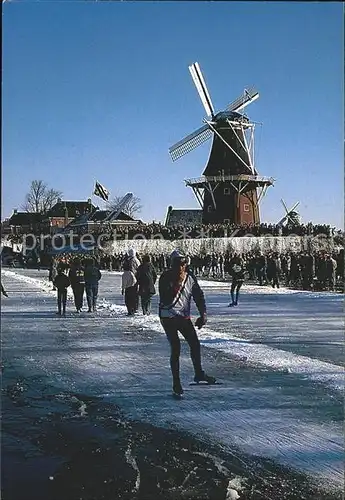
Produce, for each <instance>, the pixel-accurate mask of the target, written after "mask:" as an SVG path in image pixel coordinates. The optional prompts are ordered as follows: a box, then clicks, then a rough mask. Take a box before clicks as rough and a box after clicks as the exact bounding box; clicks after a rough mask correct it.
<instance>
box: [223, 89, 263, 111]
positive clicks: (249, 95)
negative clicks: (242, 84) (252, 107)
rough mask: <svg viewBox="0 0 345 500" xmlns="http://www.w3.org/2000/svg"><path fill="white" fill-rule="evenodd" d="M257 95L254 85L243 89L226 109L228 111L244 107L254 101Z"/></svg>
mask: <svg viewBox="0 0 345 500" xmlns="http://www.w3.org/2000/svg"><path fill="white" fill-rule="evenodd" d="M258 97H259V92H258V91H257V90H255V88H254V87H251V88H250V89H245V91H244V94H243V95H241V96H240V97H238V98H237V99H235V100H234V101H233V102H232V103H231V104H229V105H228V106H227V107H226V109H227V110H228V111H236V112H239V111H240V110H242V109H244V108H245V107H246V106H248V104H250V103H251V102H253V101H255V100H256V99H258Z"/></svg>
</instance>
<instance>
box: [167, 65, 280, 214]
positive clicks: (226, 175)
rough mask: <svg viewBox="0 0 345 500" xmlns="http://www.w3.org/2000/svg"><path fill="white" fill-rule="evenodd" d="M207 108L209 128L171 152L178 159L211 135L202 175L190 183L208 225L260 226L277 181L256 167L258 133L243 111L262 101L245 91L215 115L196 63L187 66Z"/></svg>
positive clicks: (179, 144) (206, 119)
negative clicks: (266, 196)
mask: <svg viewBox="0 0 345 500" xmlns="http://www.w3.org/2000/svg"><path fill="white" fill-rule="evenodd" d="M189 71H190V73H191V75H192V78H193V80H194V83H195V85H196V88H197V90H198V93H199V96H200V98H201V101H202V103H203V105H204V108H205V110H206V114H207V118H205V119H204V120H203V121H204V122H205V125H203V126H202V127H200V128H199V129H197V130H196V131H195V132H193V133H192V134H190V135H188V136H187V137H185V138H184V139H182V140H181V141H179V142H178V143H176V144H175V145H174V146H172V147H171V148H170V149H169V152H170V155H171V157H172V160H173V161H175V160H177V159H179V158H181V157H182V156H184V155H185V154H187V153H189V152H190V151H192V150H193V149H195V148H196V147H198V146H199V145H200V144H202V143H203V142H205V141H206V140H208V139H210V138H211V137H212V136H213V143H212V147H211V152H210V156H209V159H208V162H207V164H206V167H205V169H204V171H203V174H202V176H201V177H199V178H197V179H186V180H185V183H186V186H189V187H191V188H192V189H193V191H194V194H195V196H196V198H197V200H198V202H199V203H200V206H201V208H202V221H203V223H204V224H224V223H236V224H243V223H247V224H250V223H259V222H260V214H259V202H260V201H261V199H262V197H263V196H264V194H265V192H266V190H267V188H268V187H269V186H271V185H272V184H273V179H272V178H268V177H262V176H259V175H258V172H257V170H256V168H255V166H254V129H255V124H254V123H251V122H250V120H249V119H248V117H247V116H246V115H244V114H243V113H242V112H243V109H244V108H245V107H246V106H248V104H250V103H251V102H253V101H254V100H256V99H257V98H258V97H259V94H258V92H257V91H256V90H255V89H253V88H252V89H249V90H245V91H244V94H243V96H240V97H239V98H237V99H236V100H235V101H233V102H232V103H231V104H229V106H227V108H226V109H225V110H224V111H220V112H218V113H215V111H214V108H213V105H212V102H211V98H210V95H209V93H208V90H207V87H206V84H205V81H204V78H203V76H202V73H201V70H200V67H199V65H198V63H194V64H192V65H191V66H189Z"/></svg>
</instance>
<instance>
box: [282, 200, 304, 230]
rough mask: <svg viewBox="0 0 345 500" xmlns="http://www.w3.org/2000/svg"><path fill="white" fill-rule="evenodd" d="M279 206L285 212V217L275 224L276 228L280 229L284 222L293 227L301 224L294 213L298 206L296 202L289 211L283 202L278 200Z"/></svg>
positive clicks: (298, 217)
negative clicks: (281, 206)
mask: <svg viewBox="0 0 345 500" xmlns="http://www.w3.org/2000/svg"><path fill="white" fill-rule="evenodd" d="M280 201H281V204H282V205H283V207H284V210H285V215H284V217H282V218H281V219H280V221H279V222H277V224H276V225H277V226H278V227H282V226H283V225H284V224H285V222H287V223H289V222H290V224H292V225H293V226H298V225H299V224H300V223H301V217H300V215H299V213H298V212H296V208H297V207H298V205H299V201H297V202H296V203H295V204H294V205H293V206H292V207H291V208H290V210H289V209H288V208H287V206H286V204H285V201H284V200H283V199H281V200H280Z"/></svg>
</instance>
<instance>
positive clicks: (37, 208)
mask: <svg viewBox="0 0 345 500" xmlns="http://www.w3.org/2000/svg"><path fill="white" fill-rule="evenodd" d="M61 196H62V192H61V191H57V190H56V189H52V188H48V186H47V184H45V183H44V182H43V181H37V180H35V181H32V182H31V186H30V191H29V192H28V193H27V195H26V196H25V203H24V204H23V205H22V208H23V210H25V211H26V212H37V213H45V212H47V211H48V210H49V209H50V208H51V207H52V206H53V205H55V203H56V202H57V201H58V199H59V198H61Z"/></svg>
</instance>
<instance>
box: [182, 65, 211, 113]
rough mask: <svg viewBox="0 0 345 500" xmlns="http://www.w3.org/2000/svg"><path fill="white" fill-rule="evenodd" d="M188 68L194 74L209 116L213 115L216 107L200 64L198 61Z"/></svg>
mask: <svg viewBox="0 0 345 500" xmlns="http://www.w3.org/2000/svg"><path fill="white" fill-rule="evenodd" d="M188 69H189V71H190V74H191V75H192V78H193V81H194V84H195V86H196V89H197V91H198V93H199V96H200V99H201V102H202V104H203V106H204V108H205V111H206V113H207V116H209V117H212V116H213V115H214V108H213V104H212V101H211V97H210V94H209V92H208V90H207V86H206V83H205V80H204V77H203V76H202V73H201V69H200V66H199V64H198V63H197V62H196V63H194V64H191V65H190V66H188Z"/></svg>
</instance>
